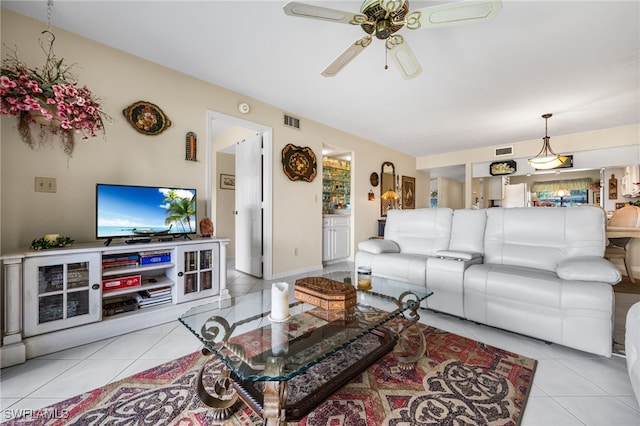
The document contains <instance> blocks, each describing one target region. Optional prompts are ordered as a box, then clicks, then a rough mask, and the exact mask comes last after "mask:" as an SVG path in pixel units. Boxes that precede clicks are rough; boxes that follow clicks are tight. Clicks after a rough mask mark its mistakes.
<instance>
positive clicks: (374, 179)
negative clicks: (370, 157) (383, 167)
mask: <svg viewBox="0 0 640 426" xmlns="http://www.w3.org/2000/svg"><path fill="white" fill-rule="evenodd" d="M369 182H370V183H371V185H372V186H374V187H375V186H378V183H380V179H379V177H378V174H377V173H376V172H373V173H371V176H369Z"/></svg>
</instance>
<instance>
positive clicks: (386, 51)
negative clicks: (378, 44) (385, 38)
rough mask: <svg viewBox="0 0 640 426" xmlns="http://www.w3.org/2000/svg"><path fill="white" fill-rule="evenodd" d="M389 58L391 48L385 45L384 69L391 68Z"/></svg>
mask: <svg viewBox="0 0 640 426" xmlns="http://www.w3.org/2000/svg"><path fill="white" fill-rule="evenodd" d="M387 59H389V49H387V48H386V47H385V49H384V69H385V70H388V69H389V63H388V62H387Z"/></svg>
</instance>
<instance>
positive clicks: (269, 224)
mask: <svg viewBox="0 0 640 426" xmlns="http://www.w3.org/2000/svg"><path fill="white" fill-rule="evenodd" d="M216 125H223V126H229V125H231V126H239V127H244V128H247V129H251V130H254V131H256V132H257V133H261V134H262V147H263V148H262V155H263V168H262V194H263V201H262V208H263V224H262V246H263V250H264V253H263V265H264V267H263V271H262V272H263V278H264V279H265V280H271V279H273V178H272V176H273V173H272V171H273V129H272V128H271V127H270V126H265V125H263V124H260V123H256V122H253V121H249V120H244V119H241V118H238V117H234V116H231V115H227V114H222V113H219V112H216V111H212V110H207V113H206V146H205V158H206V160H205V161H206V167H205V183H206V185H205V188H206V194H207V199H206V200H205V212H206V214H207V217H210V218H214V213H215V212H214V211H213V210H214V209H213V203H212V200H214V195H215V190H216V188H215V185H214V183H215V182H216V181H215V180H214V179H213V177H214V176H216V174H217V173H216V167H215V161H214V157H213V155H214V154H215V153H214V152H213V147H212V143H211V140H212V139H213V133H214V129H215V126H216Z"/></svg>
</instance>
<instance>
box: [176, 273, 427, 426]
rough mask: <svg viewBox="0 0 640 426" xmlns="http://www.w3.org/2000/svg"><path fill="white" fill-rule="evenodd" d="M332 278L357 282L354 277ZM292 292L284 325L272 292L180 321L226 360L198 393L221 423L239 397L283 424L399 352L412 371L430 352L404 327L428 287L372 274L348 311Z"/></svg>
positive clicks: (268, 420)
mask: <svg viewBox="0 0 640 426" xmlns="http://www.w3.org/2000/svg"><path fill="white" fill-rule="evenodd" d="M325 277H326V278H329V279H332V280H335V281H340V282H345V281H346V282H355V276H353V273H350V272H335V273H331V274H328V275H325ZM289 287H290V297H289V301H290V305H289V311H290V314H291V315H290V317H289V318H288V319H287V320H286V321H283V322H276V321H271V320H270V319H269V316H270V310H271V290H270V289H269V290H263V291H260V292H255V293H249V294H247V295H244V296H241V297H237V298H234V299H232V300H231V301H229V300H226V301H220V302H214V303H209V304H205V305H201V306H197V307H194V308H191V309H190V310H189V311H187V312H186V313H185V314H184V315H182V316H181V317H180V322H181V323H182V324H184V325H185V326H186V327H187V328H188V329H189V330H190V331H191V332H192V333H193V334H194V335H195V336H196V337H197V338H198V339H199V340H200V341H201V342H202V343H203V345H204V348H203V353H205V354H213V355H215V356H216V358H217V359H219V360H221V361H222V363H223V367H224V368H223V369H222V372H221V374H219V375H218V377H217V378H216V379H213V380H209V382H211V381H212V382H213V383H209V385H208V386H205V382H206V381H207V379H208V378H207V377H204V376H205V375H206V373H205V369H206V367H207V364H205V365H204V366H203V368H202V371H201V372H200V376H199V379H198V394H199V396H200V398H201V399H202V400H203V402H205V404H207V405H208V406H210V407H211V408H212V409H213V411H214V416H215V417H216V418H217V419H224V418H227V417H229V416H230V415H231V414H233V411H234V404H235V402H236V400H237V398H238V396H239V397H241V398H242V400H243V401H244V402H245V403H247V404H248V405H249V406H250V407H251V408H252V409H253V410H254V411H256V412H257V413H258V414H260V415H261V416H262V417H263V418H264V423H265V424H269V425H272V424H273V425H284V424H285V423H286V421H288V420H296V419H299V418H302V417H303V416H304V415H306V414H307V413H308V412H309V411H310V410H311V409H313V407H315V406H316V405H317V404H319V403H320V402H322V401H324V399H326V398H327V397H328V396H330V395H331V394H332V393H333V392H335V391H336V390H337V389H339V388H340V387H341V386H343V385H344V384H346V383H347V382H348V381H349V380H351V379H352V378H353V377H355V376H356V375H357V374H359V373H360V372H362V371H363V370H365V369H366V368H368V367H369V366H371V365H372V364H373V363H374V362H375V361H376V360H378V359H379V358H380V357H382V356H383V355H385V354H386V353H388V352H389V351H391V350H392V349H393V348H394V347H399V349H396V351H394V352H398V355H397V356H396V358H397V360H398V363H399V366H400V367H401V368H412V367H413V366H415V362H416V361H417V359H419V358H420V357H421V356H422V355H423V353H424V337H423V336H422V335H421V333H419V335H420V336H422V337H420V339H421V342H420V343H419V344H418V345H417V347H416V345H413V349H412V350H408V349H407V347H405V346H404V345H403V344H402V342H403V332H404V331H405V329H406V328H408V327H410V326H412V325H413V324H415V323H416V322H417V321H418V319H419V314H418V308H419V306H420V302H421V301H422V300H424V299H426V298H427V297H429V296H430V295H431V294H433V293H432V292H431V291H430V290H428V289H427V288H425V287H423V286H417V285H412V284H408V283H404V282H399V281H393V280H388V279H383V278H377V277H373V279H372V289H371V290H368V291H360V290H358V291H357V294H356V297H357V305H356V306H354V307H352V308H348V309H346V310H325V309H322V308H319V307H317V306H314V305H312V304H309V303H303V302H300V301H298V300H295V299H294V297H293V294H294V283H293V282H290V283H289ZM396 318H402V319H403V321H392V320H394V319H396Z"/></svg>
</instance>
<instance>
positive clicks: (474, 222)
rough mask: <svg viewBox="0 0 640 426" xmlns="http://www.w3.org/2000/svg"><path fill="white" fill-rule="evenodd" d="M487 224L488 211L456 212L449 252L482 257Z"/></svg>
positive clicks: (460, 210) (469, 210)
mask: <svg viewBox="0 0 640 426" xmlns="http://www.w3.org/2000/svg"><path fill="white" fill-rule="evenodd" d="M486 223H487V210H486V209H480V210H478V209H475V210H474V209H458V210H454V212H453V224H452V227H451V241H450V242H449V250H451V251H460V252H468V253H479V254H481V255H482V253H483V251H484V249H483V246H484V229H485V226H486Z"/></svg>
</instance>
